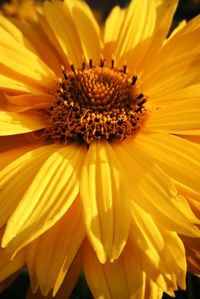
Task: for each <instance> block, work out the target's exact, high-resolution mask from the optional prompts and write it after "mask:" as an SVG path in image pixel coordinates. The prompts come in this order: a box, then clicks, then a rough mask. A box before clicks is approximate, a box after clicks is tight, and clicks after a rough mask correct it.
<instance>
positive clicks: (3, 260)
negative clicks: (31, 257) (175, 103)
mask: <svg viewBox="0 0 200 299" xmlns="http://www.w3.org/2000/svg"><path fill="white" fill-rule="evenodd" d="M3 234H4V228H1V229H0V240H2V236H3ZM11 257H12V256H11V254H8V253H7V252H6V250H5V249H3V248H2V247H0V281H3V280H5V279H7V278H9V277H10V276H11V275H13V274H15V273H16V272H17V271H18V270H20V269H21V268H23V267H24V265H25V258H26V249H24V250H21V251H20V252H19V253H18V254H17V255H16V256H15V258H14V259H11Z"/></svg>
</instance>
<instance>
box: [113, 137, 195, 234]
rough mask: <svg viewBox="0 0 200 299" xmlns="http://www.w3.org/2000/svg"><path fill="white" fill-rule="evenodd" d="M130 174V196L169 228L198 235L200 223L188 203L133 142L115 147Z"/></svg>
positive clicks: (128, 175) (128, 177)
mask: <svg viewBox="0 0 200 299" xmlns="http://www.w3.org/2000/svg"><path fill="white" fill-rule="evenodd" d="M115 152H116V154H117V155H118V156H121V157H123V159H122V163H123V165H124V168H125V169H126V171H127V175H126V178H127V182H128V184H129V194H130V195H129V196H131V198H132V200H133V201H135V202H136V203H137V204H138V205H139V206H141V207H142V208H143V209H144V210H145V211H147V212H148V213H151V215H152V217H153V218H154V219H155V221H156V222H157V223H158V224H160V225H161V226H165V228H166V229H168V230H171V231H176V232H179V233H182V234H185V235H189V236H199V235H200V231H199V230H198V228H197V227H196V226H194V224H197V223H199V221H198V219H197V218H196V217H195V215H194V214H193V212H192V210H191V209H190V206H189V204H188V203H187V201H186V200H185V199H184V198H183V197H181V196H179V195H178V194H177V190H176V188H175V186H174V184H173V183H172V181H171V179H170V177H168V176H167V175H166V174H165V173H164V172H163V171H162V170H161V169H160V168H159V167H158V166H157V165H156V164H155V163H154V162H153V161H152V160H151V159H150V158H149V157H148V155H145V154H144V153H143V152H142V150H140V149H138V148H137V144H136V143H135V142H134V141H133V142H130V144H129V143H127V144H126V143H124V146H123V147H121V146H120V145H119V146H118V147H115Z"/></svg>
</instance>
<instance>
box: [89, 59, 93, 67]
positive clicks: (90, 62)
mask: <svg viewBox="0 0 200 299" xmlns="http://www.w3.org/2000/svg"><path fill="white" fill-rule="evenodd" d="M89 66H90V68H92V59H90V60H89Z"/></svg>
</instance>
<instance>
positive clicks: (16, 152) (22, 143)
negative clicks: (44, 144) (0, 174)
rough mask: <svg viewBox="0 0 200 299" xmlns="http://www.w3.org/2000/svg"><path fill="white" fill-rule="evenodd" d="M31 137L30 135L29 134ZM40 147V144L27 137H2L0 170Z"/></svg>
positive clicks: (0, 140)
mask: <svg viewBox="0 0 200 299" xmlns="http://www.w3.org/2000/svg"><path fill="white" fill-rule="evenodd" d="M27 135H29V134H27ZM38 146H40V144H39V143H36V142H30V140H28V139H27V137H26V135H23V134H21V135H15V136H1V137H0V170H1V169H3V168H4V167H6V166H7V165H8V164H9V163H11V162H12V161H14V160H16V159H17V158H18V157H20V156H22V155H23V154H25V153H26V152H28V151H30V150H32V149H34V148H36V147H38Z"/></svg>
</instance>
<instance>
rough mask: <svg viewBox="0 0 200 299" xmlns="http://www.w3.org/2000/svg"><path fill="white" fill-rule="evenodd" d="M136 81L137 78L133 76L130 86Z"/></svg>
mask: <svg viewBox="0 0 200 299" xmlns="http://www.w3.org/2000/svg"><path fill="white" fill-rule="evenodd" d="M136 81H137V76H133V78H132V85H135V82H136Z"/></svg>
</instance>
